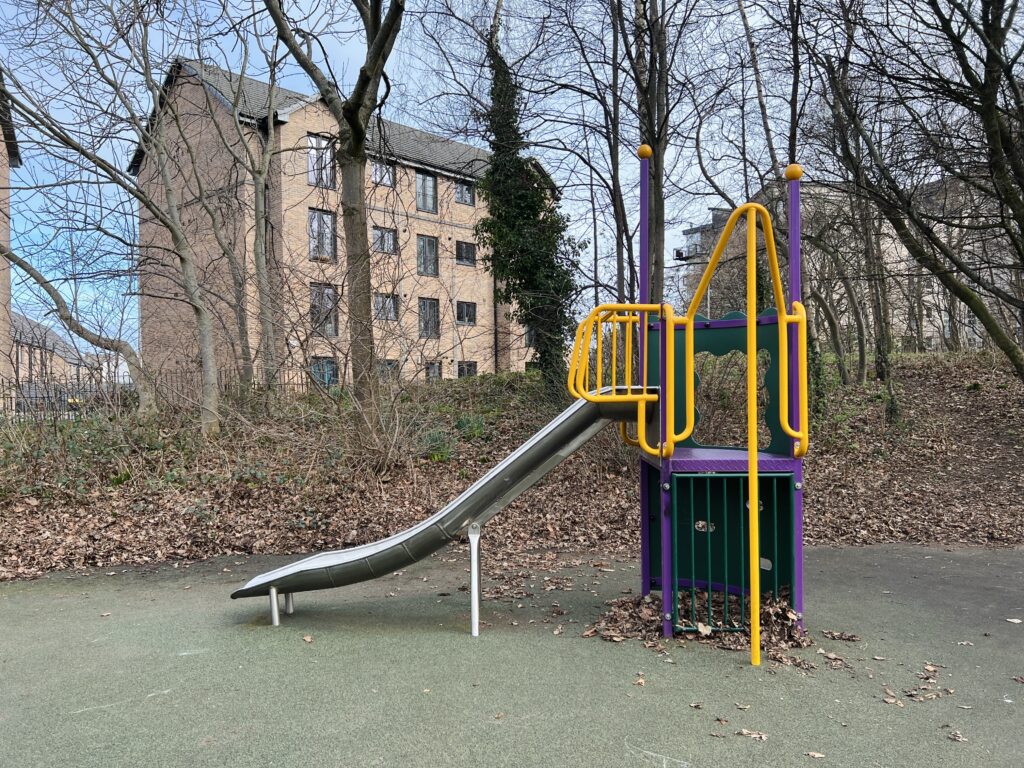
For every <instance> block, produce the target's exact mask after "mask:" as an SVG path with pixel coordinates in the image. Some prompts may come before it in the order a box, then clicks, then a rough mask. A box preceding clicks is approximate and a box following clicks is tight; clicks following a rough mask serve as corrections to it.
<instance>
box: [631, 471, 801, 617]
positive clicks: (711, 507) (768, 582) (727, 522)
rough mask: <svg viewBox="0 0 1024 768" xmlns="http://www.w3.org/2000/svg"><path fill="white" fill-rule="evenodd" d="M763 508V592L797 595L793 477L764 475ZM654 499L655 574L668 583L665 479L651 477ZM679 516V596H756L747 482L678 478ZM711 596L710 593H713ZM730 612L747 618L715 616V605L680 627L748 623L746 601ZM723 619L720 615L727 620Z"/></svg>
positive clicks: (740, 477)
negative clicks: (702, 592) (750, 568)
mask: <svg viewBox="0 0 1024 768" xmlns="http://www.w3.org/2000/svg"><path fill="white" fill-rule="evenodd" d="M758 480H759V494H760V501H761V513H760V515H761V517H760V521H759V522H760V538H761V558H762V567H761V591H762V592H771V593H772V594H774V595H776V596H778V595H780V594H783V593H786V592H789V593H790V594H791V593H792V589H791V588H792V583H793V569H794V562H793V557H794V552H793V475H792V474H789V473H764V474H761V475H759V478H758ZM648 492H649V494H650V495H649V498H650V503H649V507H648V509H646V510H644V514H646V515H647V520H648V523H649V530H650V549H649V556H650V574H651V576H652V578H660V577H661V524H660V517H659V513H658V505H659V503H660V502H659V491H658V474H657V473H656V472H651V473H650V476H649V485H648ZM672 504H673V512H674V518H675V521H674V531H673V533H674V545H675V546H674V552H673V555H674V557H673V560H674V566H675V568H674V571H675V577H676V578H675V581H676V584H677V585H678V587H679V589H682V590H689V591H690V592H691V600H690V604H691V605H693V604H694V603H695V600H694V598H695V597H696V590H697V589H703V588H706V586H707V585H708V584H711V585H712V589H713V590H714V591H718V592H721V591H729V592H732V593H733V594H740V595H743V594H745V593H747V592H748V591H749V584H748V582H749V579H748V572H747V562H748V558H749V553H750V550H749V546H748V541H747V515H746V504H747V475H746V474H743V473H723V474H674V475H673V476H672ZM709 592H710V590H709ZM728 605H729V603H728V601H727V602H726V606H727V609H728V610H731V611H736V610H738V612H739V613H740V615H739V616H734V615H730V616H725V617H722V616H720V615H719V616H712V612H711V609H710V606H709V605H703V604H702V606H701V607H700V610H699V611H698V613H699V614H700V615H696V614H695V615H693V616H680V617H678V621H679V622H681V623H682V624H684V625H693V624H695V623H696V622H697V621H703V622H705V623H710V624H714V623H715V620H717V619H721V618H724V619H725V623H726V624H728V621H729V619H732V618H734V619H736V620H738V621H741V622H742V621H743V620H745V618H746V616H745V614H746V601H745V599H742V600H741V601H740V602H733V603H732V606H733V607H732V608H728ZM719 613H720V612H719Z"/></svg>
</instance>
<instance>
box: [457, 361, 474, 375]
mask: <svg viewBox="0 0 1024 768" xmlns="http://www.w3.org/2000/svg"><path fill="white" fill-rule="evenodd" d="M467 376H476V363H475V362H474V361H473V360H460V361H459V378H460V379H464V378H466V377H467Z"/></svg>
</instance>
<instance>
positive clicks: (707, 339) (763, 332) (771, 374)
mask: <svg viewBox="0 0 1024 768" xmlns="http://www.w3.org/2000/svg"><path fill="white" fill-rule="evenodd" d="M775 315H776V312H775V310H774V309H770V310H767V311H765V312H763V313H762V314H761V315H759V317H775ZM745 317H746V316H745V315H743V314H742V313H740V312H731V313H729V314H728V315H726V316H725V317H723V318H722V319H723V320H734V319H743V318H745ZM701 322H707V318H706V317H703V316H702V315H697V316H696V319H695V324H694V331H693V341H694V354H695V355H696V354H699V353H701V352H709V353H710V354H712V355H717V356H722V355H727V354H728V353H730V352H733V351H739V352H746V349H747V329H746V327H745V326H738V327H736V328H701V327H700V323H701ZM660 335H661V332H660V331H659V330H658V329H655V328H652V329H649V330H648V334H647V338H648V343H649V344H650V345H651V346H650V347H649V349H650V350H651V352H652V353H653V354H650V355H648V357H647V376H648V382H649V383H650V384H657V383H658V375H659V371H660V364H661V357H660V354H658V353H657V351H658V350H659V346H658V345H659V343H660ZM757 348H758V350H765V351H767V352H768V355H769V362H768V370H767V371H766V373H765V385H766V388H767V390H768V405H767V408H766V409H765V413H764V420H765V424H767V426H768V431H769V433H770V435H771V442H770V443H769V445H768V446H767V447H765V448H763V449H762V450H764V451H765V452H767V453H774V454H779V455H782V456H789V455H790V447H791V441H790V439H789V437H788V436H787V435H786V433H785V432H784V431H783V429H782V424H781V422H780V421H779V366H778V362H777V360H776V354H777V352H778V349H779V326H778V325H777V324H775V323H771V324H766V325H759V326H757ZM685 352H686V331H685V330H684V329H683V328H677V329H676V432H681V431H682V430H683V427H685V426H686V407H685V406H686V354H685ZM695 383H696V386H697V387H700V377H699V376H695ZM695 418H696V421H697V422H698V423H699V422H700V412H699V411H697V412H696V414H695ZM695 431H696V430H695ZM681 445H683V446H686V447H691V448H692V447H696V446H697V445H698V443H697V442H696V441H695V440H694V439H693V438H692V437H691V438H690V439H689V440H686V441H684V442H683V443H681ZM723 447H742V446H723Z"/></svg>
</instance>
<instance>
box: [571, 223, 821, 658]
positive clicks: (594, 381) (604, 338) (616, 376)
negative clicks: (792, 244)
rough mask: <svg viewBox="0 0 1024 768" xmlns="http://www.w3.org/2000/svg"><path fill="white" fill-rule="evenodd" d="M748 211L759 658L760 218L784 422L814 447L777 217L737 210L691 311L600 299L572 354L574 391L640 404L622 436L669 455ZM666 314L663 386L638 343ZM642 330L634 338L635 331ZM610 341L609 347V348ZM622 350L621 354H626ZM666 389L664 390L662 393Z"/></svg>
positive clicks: (753, 581) (753, 619) (802, 342)
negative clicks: (654, 381)
mask: <svg viewBox="0 0 1024 768" xmlns="http://www.w3.org/2000/svg"><path fill="white" fill-rule="evenodd" d="M744 215H746V218H747V221H746V224H747V226H746V262H747V263H746V267H747V268H746V280H747V297H746V299H747V300H746V313H747V327H746V331H747V335H746V347H747V349H746V353H747V465H748V470H747V474H748V483H747V486H748V491H747V492H748V499H747V503H748V505H747V508H748V513H747V520H748V536H749V541H750V561H749V563H748V567H749V570H750V635H751V637H750V639H751V651H750V660H751V663H752V664H755V665H756V664H760V663H761V621H760V617H761V549H760V530H759V520H758V511H759V507H760V499H759V492H758V466H757V465H758V450H757V449H758V444H757V427H758V413H757V391H758V380H757V224H758V220H760V222H761V228H762V230H763V232H764V244H765V251H766V253H767V257H768V272H769V275H770V278H771V283H772V296H773V298H774V301H775V308H776V312H777V313H778V333H779V350H778V368H779V421H780V424H781V427H782V429H783V431H784V432H785V433H786V435H788V436H789V437H790V438H792V439H793V440H794V441H796V442H795V444H794V445H793V456H794V457H796V458H800V457H802V456H803V455H804V454H805V453H807V447H808V442H809V438H808V418H807V416H808V411H807V400H808V398H807V312H806V310H805V309H804V306H803V304H801V303H800V302H799V301H794V302H793V306H792V311H789V310H788V309H787V307H786V301H785V297H784V294H783V291H782V276H781V273H780V271H779V260H778V254H777V253H776V250H775V235H774V233H773V231H772V222H771V216H770V215H769V214H768V211H767V210H766V209H765V208H764V206H761V205H758V204H757V203H745V204H744V205H741V206H740V207H739V208H737V209H736V210H735V211H733V212H732V215H730V216H729V220H728V221H727V222H726V225H725V228H724V229H723V230H722V234H721V236H720V237H719V239H718V243H717V244H716V245H715V249H714V251H712V253H711V259H710V261H709V262H708V266H707V268H706V269H705V270H704V274H703V276H702V277H701V280H700V284H699V285H698V286H697V290H696V292H695V293H694V295H693V299H692V300H691V302H690V306H689V308H688V309H687V311H686V314H685V315H682V316H678V317H677V316H676V315H675V312H674V311H673V309H672V307H671V306H670V305H668V304H602V305H601V306H599V307H597V308H596V309H594V310H593V311H592V312H591V313H590V314H589V315H588V316H587V318H586V319H585V320H584V321H583V322H582V323H580V325H579V328H578V329H577V330H576V340H575V343H574V345H573V350H572V358H571V362H570V366H569V382H568V384H569V392H570V394H572V395H573V397H577V398H582V399H585V400H590V401H592V402H597V403H635V404H636V409H637V418H636V423H637V432H636V437H635V438H634V437H632V436H630V435H629V433H628V431H627V428H626V424H625V423H623V424H622V425H620V430H621V434H622V437H623V439H624V440H625V441H626V442H628V443H630V444H632V445H636V446H639V447H640V449H641V450H643V451H644V452H645V453H648V454H650V455H652V456H657V457H660V458H668V457H670V456H671V455H672V453H673V451H674V450H675V446H676V445H677V444H678V443H681V442H683V441H684V440H687V439H688V438H689V437H690V436H691V435H692V434H693V429H694V426H695V423H696V409H695V406H694V399H695V398H694V391H695V386H694V384H695V375H694V358H695V351H694V350H695V343H694V329H695V317H696V315H697V310H698V308H699V307H700V304H701V302H702V301H703V299H704V296H705V295H706V293H707V290H708V285H709V284H710V283H711V278H712V276H713V275H714V273H715V270H716V269H717V268H718V264H719V262H720V261H721V258H722V254H723V253H724V251H725V248H726V246H727V245H728V243H729V239H730V238H731V237H732V234H733V231H734V230H735V229H736V225H737V223H738V222H739V220H740V218H741V217H743V216H744ZM649 316H650V317H656V318H658V320H659V321H660V325H661V329H662V330H661V334H660V343H661V344H662V345H663V346H664V359H663V360H662V361H661V364H660V366H659V370H660V371H661V375H662V378H663V379H664V382H665V385H664V392H661V391H660V387H656V388H652V387H650V386H649V385H648V381H647V365H646V358H648V357H649V355H650V350H645V351H646V354H645V355H643V356H641V357H640V359H639V362H637V363H636V364H634V361H633V357H634V352H633V350H634V347H635V346H637V345H638V342H639V338H640V336H639V334H644V339H645V341H646V339H647V336H646V324H647V318H648V317H649ZM680 326H681V327H682V328H683V329H684V338H685V350H684V355H685V359H684V372H683V376H684V377H685V398H684V403H683V407H684V409H685V423H684V426H683V429H682V431H681V432H676V431H675V405H676V380H675V379H676V376H675V336H676V334H675V329H676V328H678V327H680ZM790 326H793V327H795V328H796V337H797V344H796V346H797V355H798V365H797V376H798V381H797V393H798V399H799V407H800V414H799V426H798V427H795V428H794V427H793V426H792V424H791V423H790V391H789V385H790V381H789V328H790ZM634 337H636V338H634ZM608 347H610V354H606V352H605V350H606V348H608ZM620 349H621V350H622V354H621V355H620ZM662 395H663V397H662ZM659 402H660V405H661V407H662V408H663V409H664V414H663V415H662V418H663V419H664V423H665V425H666V430H665V435H664V439H662V436H661V435H660V431H661V430H660V425H659V437H658V440H656V441H654V442H653V443H652V441H651V440H650V439H649V438H648V435H647V407H648V405H652V404H656V403H659Z"/></svg>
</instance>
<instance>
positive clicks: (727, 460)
mask: <svg viewBox="0 0 1024 768" xmlns="http://www.w3.org/2000/svg"><path fill="white" fill-rule="evenodd" d="M667 463H668V469H669V471H670V472H673V473H676V472H746V471H747V449H746V448H704V447H699V448H677V449H676V450H675V453H673V455H672V458H670V459H669V460H668V462H667ZM799 467H800V459H794V458H792V457H790V456H781V455H779V454H777V453H764V452H758V454H757V468H758V471H760V472H796V471H797V469H798V468H799Z"/></svg>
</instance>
